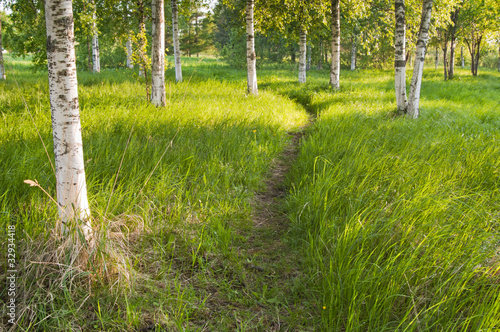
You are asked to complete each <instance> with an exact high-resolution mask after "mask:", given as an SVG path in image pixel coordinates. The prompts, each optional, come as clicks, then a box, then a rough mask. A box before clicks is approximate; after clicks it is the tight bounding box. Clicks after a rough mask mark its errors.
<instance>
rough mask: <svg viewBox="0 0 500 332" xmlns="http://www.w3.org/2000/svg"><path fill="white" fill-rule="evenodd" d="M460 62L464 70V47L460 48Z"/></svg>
mask: <svg viewBox="0 0 500 332" xmlns="http://www.w3.org/2000/svg"><path fill="white" fill-rule="evenodd" d="M460 62H461V65H462V68H464V67H465V59H464V45H462V46H461V47H460Z"/></svg>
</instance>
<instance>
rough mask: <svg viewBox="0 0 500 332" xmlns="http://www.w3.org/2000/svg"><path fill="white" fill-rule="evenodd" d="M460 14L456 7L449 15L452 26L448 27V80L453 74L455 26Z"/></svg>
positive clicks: (458, 8)
mask: <svg viewBox="0 0 500 332" xmlns="http://www.w3.org/2000/svg"><path fill="white" fill-rule="evenodd" d="M459 13H460V7H457V8H456V9H455V11H454V12H453V13H451V22H452V24H453V26H451V27H450V70H449V71H448V78H449V79H452V78H453V75H454V74H455V43H456V40H457V26H458V14H459Z"/></svg>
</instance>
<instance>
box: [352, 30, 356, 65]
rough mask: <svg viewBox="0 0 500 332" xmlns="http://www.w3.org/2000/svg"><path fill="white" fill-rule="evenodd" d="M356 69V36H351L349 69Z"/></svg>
mask: <svg viewBox="0 0 500 332" xmlns="http://www.w3.org/2000/svg"><path fill="white" fill-rule="evenodd" d="M353 70H356V36H353V37H352V44H351V71H353Z"/></svg>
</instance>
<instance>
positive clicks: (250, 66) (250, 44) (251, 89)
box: [246, 0, 258, 95]
mask: <svg viewBox="0 0 500 332" xmlns="http://www.w3.org/2000/svg"><path fill="white" fill-rule="evenodd" d="M253 6H254V0H247V8H246V10H247V18H246V20H247V91H248V93H249V94H252V95H257V94H258V91H257V68H256V66H255V64H256V59H257V57H256V56H255V35H254V30H253Z"/></svg>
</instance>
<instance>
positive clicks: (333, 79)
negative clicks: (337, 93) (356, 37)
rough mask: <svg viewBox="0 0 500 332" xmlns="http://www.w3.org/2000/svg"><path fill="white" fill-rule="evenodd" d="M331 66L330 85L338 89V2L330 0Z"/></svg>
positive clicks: (337, 0)
mask: <svg viewBox="0 0 500 332" xmlns="http://www.w3.org/2000/svg"><path fill="white" fill-rule="evenodd" d="M331 4H332V7H331V9H332V66H331V68H330V85H331V86H332V87H333V88H334V89H339V88H340V7H339V0H332V2H331Z"/></svg>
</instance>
